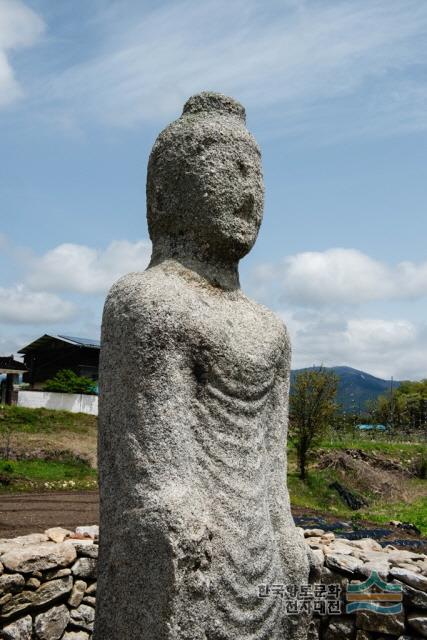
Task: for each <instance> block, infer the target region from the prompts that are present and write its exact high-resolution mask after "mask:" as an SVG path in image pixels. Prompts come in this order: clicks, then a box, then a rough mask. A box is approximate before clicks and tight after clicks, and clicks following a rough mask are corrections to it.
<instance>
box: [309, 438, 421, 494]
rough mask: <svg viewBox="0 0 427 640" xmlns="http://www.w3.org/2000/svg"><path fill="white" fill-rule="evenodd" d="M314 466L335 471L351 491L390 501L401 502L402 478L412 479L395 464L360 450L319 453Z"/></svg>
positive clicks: (408, 473) (401, 467)
mask: <svg viewBox="0 0 427 640" xmlns="http://www.w3.org/2000/svg"><path fill="white" fill-rule="evenodd" d="M317 466H318V468H319V469H333V470H334V471H336V472H337V474H338V476H339V478H340V479H341V480H342V482H343V484H344V485H346V486H349V488H351V489H352V490H356V491H359V492H360V493H362V494H371V495H372V494H374V495H375V496H381V497H383V498H385V499H390V500H392V499H400V500H402V499H403V500H405V492H404V490H403V483H402V479H403V478H408V477H410V476H412V474H411V472H410V471H408V469H406V468H405V467H403V466H402V465H400V464H399V463H398V462H395V461H392V460H389V459H387V458H383V457H382V456H379V455H377V454H372V453H366V452H365V451H361V450H360V449H346V450H345V451H328V452H323V453H321V457H320V461H319V463H318V465H317Z"/></svg>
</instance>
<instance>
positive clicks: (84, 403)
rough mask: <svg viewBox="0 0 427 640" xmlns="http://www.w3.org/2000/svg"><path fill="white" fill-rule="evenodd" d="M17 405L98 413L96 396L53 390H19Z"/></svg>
mask: <svg viewBox="0 0 427 640" xmlns="http://www.w3.org/2000/svg"><path fill="white" fill-rule="evenodd" d="M17 404H18V407H28V408H30V409H40V408H44V409H58V410H61V411H72V412H73V413H89V414H91V415H93V416H97V415H98V396H89V395H85V394H81V393H55V392H53V391H19V393H18V403H17Z"/></svg>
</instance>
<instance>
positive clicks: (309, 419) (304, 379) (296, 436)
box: [289, 367, 338, 480]
mask: <svg viewBox="0 0 427 640" xmlns="http://www.w3.org/2000/svg"><path fill="white" fill-rule="evenodd" d="M337 387H338V377H337V376H336V375H335V374H334V373H333V372H330V371H326V370H325V369H324V368H323V367H319V368H316V369H314V368H313V369H306V370H305V371H302V372H301V373H299V374H298V375H297V376H296V378H295V381H294V384H293V385H292V392H291V395H290V410H289V433H290V438H291V440H292V442H293V443H294V444H295V448H296V451H297V457H298V466H299V474H300V478H301V479H303V480H304V479H305V478H306V475H307V459H308V456H309V455H310V453H312V451H313V449H314V448H315V447H316V446H317V445H318V443H319V440H320V439H321V437H322V435H323V434H324V432H325V430H326V428H327V427H328V426H329V425H330V423H331V422H332V420H333V419H334V417H335V414H336V411H337V404H336V394H337Z"/></svg>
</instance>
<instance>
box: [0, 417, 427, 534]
mask: <svg viewBox="0 0 427 640" xmlns="http://www.w3.org/2000/svg"><path fill="white" fill-rule="evenodd" d="M96 440H97V427H96V418H95V417H94V416H88V415H86V414H75V413H69V412H66V411H51V410H48V409H25V408H21V407H1V406H0V492H13V491H40V490H42V491H51V490H56V491H57V490H62V489H63V490H68V491H69V490H74V489H76V490H84V489H94V488H96V484H97V472H96ZM347 449H351V450H355V449H360V450H362V451H365V452H367V453H369V454H373V455H381V456H383V457H385V458H387V459H390V460H392V461H397V462H398V463H399V464H401V465H402V467H403V468H409V467H410V466H411V465H413V463H414V461H415V460H419V461H423V460H424V461H425V469H426V471H427V442H416V441H411V440H405V441H390V438H389V436H387V435H384V434H376V435H375V436H374V437H373V436H372V435H371V434H360V433H348V432H347V433H345V432H342V433H340V434H337V433H331V434H330V435H329V436H328V437H325V438H324V440H323V441H322V442H321V444H320V452H318V451H317V452H316V453H315V455H314V456H312V460H311V462H310V464H309V469H308V477H307V479H306V481H304V482H303V481H302V480H300V478H299V477H298V473H297V460H296V452H295V449H294V447H293V446H292V445H290V446H289V449H288V486H289V492H290V496H291V502H292V504H293V505H295V506H298V507H305V508H307V509H310V510H312V511H313V512H314V511H318V512H319V513H320V514H330V515H334V516H337V517H342V518H343V519H346V520H350V519H352V520H354V521H357V520H359V519H366V520H371V521H373V522H378V523H385V522H388V521H390V520H400V521H406V522H411V523H413V524H416V525H417V526H418V527H419V528H420V529H421V530H422V532H423V533H424V534H425V535H427V479H422V477H412V476H411V477H406V476H405V477H402V478H400V477H399V478H398V483H397V485H398V489H399V490H398V492H397V493H396V492H395V493H394V494H393V493H390V494H389V495H387V496H385V495H384V494H383V493H381V492H378V491H375V489H376V488H375V486H374V483H373V486H372V487H370V486H369V477H368V478H363V480H364V482H361V479H360V478H357V477H351V474H347V475H345V476H344V483H345V484H346V486H348V488H349V489H351V490H352V491H355V492H356V493H359V494H361V495H363V497H364V498H366V499H367V501H368V505H369V506H367V507H364V508H362V509H360V510H358V511H351V510H350V509H349V508H348V507H347V506H346V505H345V504H344V503H343V502H342V500H341V498H340V497H339V495H338V493H337V492H336V491H335V490H333V489H331V488H330V487H329V485H330V484H331V482H333V481H337V480H338V481H340V482H343V476H342V474H341V475H340V474H339V472H338V471H335V470H334V469H331V468H327V469H321V468H318V460H319V457H320V455H321V454H322V453H325V452H326V453H328V452H337V453H339V452H345V450H347ZM11 454H12V455H11ZM8 458H10V459H8ZM421 466H422V465H421ZM386 480H387V476H386ZM386 484H387V483H386Z"/></svg>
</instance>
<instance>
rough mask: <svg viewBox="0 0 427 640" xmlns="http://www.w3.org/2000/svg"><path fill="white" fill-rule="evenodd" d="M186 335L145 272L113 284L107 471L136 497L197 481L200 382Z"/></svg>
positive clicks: (103, 380) (107, 326)
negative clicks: (195, 402) (195, 425)
mask: <svg viewBox="0 0 427 640" xmlns="http://www.w3.org/2000/svg"><path fill="white" fill-rule="evenodd" d="M149 284H150V283H149ZM182 338H183V336H182V332H181V327H180V321H179V318H178V317H174V314H173V311H172V310H171V308H170V307H168V306H167V304H166V303H165V302H164V300H163V297H162V295H161V292H160V293H157V294H156V292H153V287H151V286H147V285H145V281H144V274H142V275H141V274H139V278H138V277H137V276H136V275H133V274H131V275H130V276H126V277H125V278H124V279H122V280H121V281H119V283H117V284H116V285H115V286H114V287H113V289H112V291H111V292H110V294H109V296H108V298H107V301H106V305H105V309H104V316H103V326H102V351H101V361H100V392H101V397H100V434H99V438H100V442H99V452H100V472H101V478H106V477H108V478H110V476H112V475H116V476H117V477H116V478H114V481H115V483H116V485H115V486H116V487H117V489H119V491H120V492H122V493H123V494H126V495H127V496H128V501H129V502H131V501H133V496H134V497H135V500H138V498H139V497H141V496H142V495H143V494H144V493H146V492H148V494H149V497H150V499H151V497H152V496H153V494H154V492H159V493H161V494H167V493H168V487H169V486H170V484H174V485H175V489H174V494H175V495H176V496H177V497H178V495H179V493H180V491H182V492H184V491H185V489H186V487H189V486H191V473H192V469H193V468H194V465H193V460H192V459H191V456H192V452H193V451H194V447H193V446H192V442H191V440H192V421H193V415H192V393H193V389H194V387H195V383H194V382H193V380H192V379H191V367H190V365H189V356H188V349H187V343H188V340H187V341H186V340H185V339H182ZM123 460H126V461H127V465H126V468H123ZM110 479H111V481H113V478H110ZM141 502H143V500H142V499H141Z"/></svg>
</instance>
